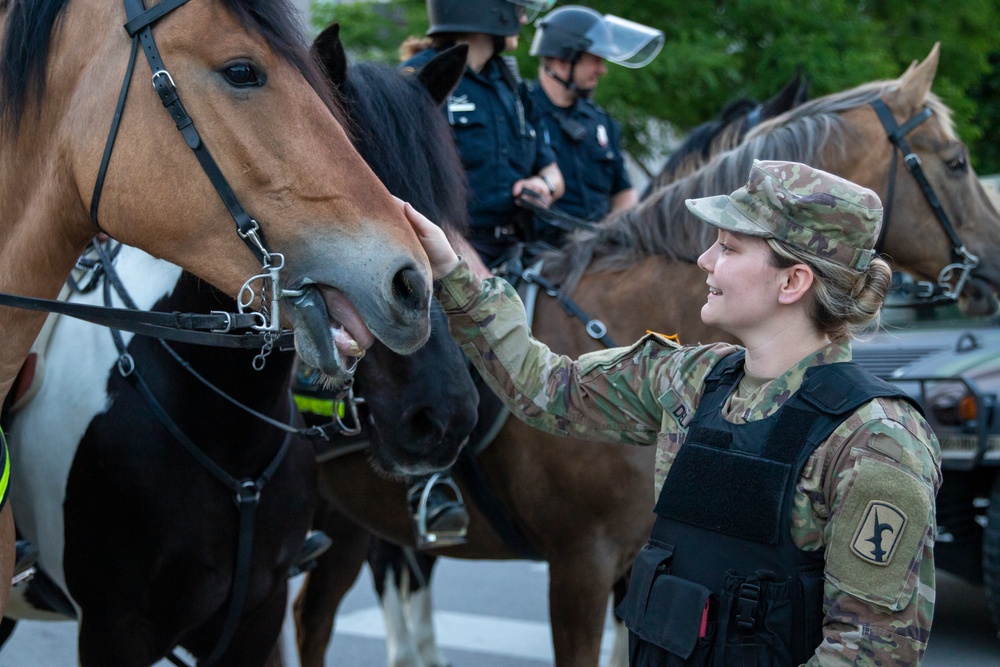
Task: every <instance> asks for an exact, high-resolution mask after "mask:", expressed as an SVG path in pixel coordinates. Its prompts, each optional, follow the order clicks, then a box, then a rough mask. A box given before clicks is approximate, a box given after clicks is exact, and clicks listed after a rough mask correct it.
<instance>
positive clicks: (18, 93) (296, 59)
mask: <svg viewBox="0 0 1000 667" xmlns="http://www.w3.org/2000/svg"><path fill="white" fill-rule="evenodd" d="M69 2H70V0H9V2H7V3H3V4H5V5H7V9H8V17H7V30H6V33H5V34H4V38H3V46H2V47H0V91H2V94H0V120H2V121H3V122H4V124H6V125H8V126H9V127H12V128H14V129H16V128H17V126H18V124H19V123H20V121H21V118H22V117H23V115H24V113H25V110H26V108H27V106H28V101H29V99H28V96H29V94H30V93H31V92H34V93H35V94H36V97H37V100H38V101H39V102H40V101H41V99H42V97H43V95H44V93H45V72H46V68H47V66H48V58H49V51H50V49H51V41H52V35H53V33H54V32H55V30H56V29H57V28H58V24H59V21H60V20H61V18H62V16H63V14H64V11H65V9H66V6H67V5H68V4H69ZM222 2H223V3H224V4H225V5H226V8H227V9H228V10H229V11H230V12H232V13H233V15H234V16H236V17H237V19H238V20H239V21H240V23H241V24H242V25H243V27H244V28H246V29H247V30H248V31H250V32H254V33H258V34H260V35H261V36H262V37H263V38H264V40H265V41H266V42H267V44H268V45H269V46H270V47H271V48H272V49H273V50H274V51H275V52H276V53H278V54H279V55H281V56H282V57H283V58H285V59H286V60H288V61H289V62H290V63H291V64H292V65H293V66H294V67H295V68H296V69H297V70H298V71H299V72H301V73H302V75H303V76H304V77H305V79H306V81H308V82H309V84H310V85H311V86H312V87H313V88H314V89H315V90H316V92H317V93H318V94H319V95H320V97H321V98H322V99H323V101H324V103H325V104H326V105H327V106H328V107H329V108H330V110H331V111H333V112H334V115H336V116H337V118H338V119H342V118H343V114H342V112H341V111H340V109H339V105H338V103H337V101H336V99H335V98H334V97H333V96H332V94H331V92H330V90H329V86H328V85H327V84H326V79H325V77H324V76H323V74H322V71H321V69H320V68H319V66H318V65H317V63H316V62H315V60H314V58H313V57H312V55H311V54H310V53H309V47H308V41H307V38H306V34H305V31H304V29H303V27H302V26H301V25H300V22H299V19H298V12H297V10H296V9H295V8H294V7H293V6H292V4H291V2H290V0H222ZM121 35H122V38H123V42H124V38H125V37H126V35H125V32H124V30H123V31H122V33H121ZM139 60H142V58H141V57H140V58H139ZM168 65H169V63H168ZM137 66H138V65H137Z"/></svg>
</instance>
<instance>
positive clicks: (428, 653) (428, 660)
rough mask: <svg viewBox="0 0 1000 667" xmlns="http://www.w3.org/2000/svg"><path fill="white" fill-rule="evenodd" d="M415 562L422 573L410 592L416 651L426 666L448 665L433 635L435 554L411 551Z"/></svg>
mask: <svg viewBox="0 0 1000 667" xmlns="http://www.w3.org/2000/svg"><path fill="white" fill-rule="evenodd" d="M413 555H414V559H415V561H416V562H415V563H413V564H411V570H412V569H413V567H412V565H416V566H417V567H418V568H419V571H420V573H421V574H422V575H423V576H422V578H421V580H420V581H419V582H418V583H419V584H420V585H419V586H418V587H416V588H413V589H412V592H411V594H410V604H409V606H408V609H409V612H410V613H409V617H410V630H411V633H412V635H413V639H414V641H415V643H416V645H417V653H418V654H419V655H420V657H421V658H422V659H423V661H424V664H425V665H426V666H427V667H450V665H451V663H450V662H448V660H447V659H446V658H445V657H444V656H443V655H441V649H440V647H439V646H438V643H437V637H436V636H435V635H434V602H433V600H432V599H431V575H432V574H433V571H434V563H436V562H437V556H432V555H430V554H424V553H417V552H413Z"/></svg>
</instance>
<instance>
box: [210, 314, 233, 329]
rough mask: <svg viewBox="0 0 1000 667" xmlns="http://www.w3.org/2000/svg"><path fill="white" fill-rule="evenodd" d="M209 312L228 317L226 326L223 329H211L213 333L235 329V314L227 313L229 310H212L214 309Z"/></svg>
mask: <svg viewBox="0 0 1000 667" xmlns="http://www.w3.org/2000/svg"><path fill="white" fill-rule="evenodd" d="M209 312H210V314H212V315H222V316H223V317H224V318H226V326H225V327H223V328H222V329H212V330H211V331H212V333H229V332H230V331H232V330H233V316H232V314H230V313H227V312H225V311H222V310H212V311H209Z"/></svg>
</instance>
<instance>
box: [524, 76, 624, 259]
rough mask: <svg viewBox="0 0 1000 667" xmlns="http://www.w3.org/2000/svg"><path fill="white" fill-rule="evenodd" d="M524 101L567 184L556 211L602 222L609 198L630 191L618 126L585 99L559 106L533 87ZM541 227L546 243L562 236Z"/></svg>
mask: <svg viewBox="0 0 1000 667" xmlns="http://www.w3.org/2000/svg"><path fill="white" fill-rule="evenodd" d="M528 96H529V99H530V100H531V105H532V110H533V113H534V116H535V117H536V118H537V119H538V122H539V123H540V124H541V127H542V129H544V130H545V131H546V132H547V133H548V135H549V139H550V141H551V143H552V149H553V150H554V151H555V154H556V161H557V162H558V163H559V170H560V171H562V174H563V180H564V181H565V182H566V193H565V194H564V195H563V196H562V197H561V198H560V199H559V201H558V202H557V203H556V207H555V208H557V209H558V210H559V211H561V212H563V213H566V214H568V215H572V216H573V217H576V218H582V219H584V220H600V219H601V218H603V217H604V216H605V215H607V213H608V211H609V210H611V198H612V197H614V196H615V195H616V194H618V193H619V192H622V191H624V190H628V189H629V188H631V187H632V183H631V181H629V178H628V174H627V173H626V171H625V159H624V158H623V157H622V151H621V131H620V130H619V127H618V123H616V122H615V121H614V120H612V118H611V116H609V115H608V113H607V112H606V111H605V110H604V109H602V108H601V107H599V106H597V105H596V104H594V102H593V101H591V100H589V99H582V98H580V99H577V100H576V101H575V102H574V103H573V105H572V106H570V107H565V108H564V107H558V106H556V105H555V104H553V103H552V101H551V100H550V99H549V97H548V95H546V94H545V91H544V90H543V89H542V87H541V86H540V85H538V84H537V83H533V84H532V85H531V86H529V93H528ZM539 225H540V227H539V230H538V231H539V234H540V236H541V237H542V238H543V239H544V240H547V241H549V242H553V241H556V240H557V239H558V237H559V235H561V234H562V232H560V231H559V230H558V229H556V228H555V227H552V226H551V225H545V224H544V223H542V222H541V221H539Z"/></svg>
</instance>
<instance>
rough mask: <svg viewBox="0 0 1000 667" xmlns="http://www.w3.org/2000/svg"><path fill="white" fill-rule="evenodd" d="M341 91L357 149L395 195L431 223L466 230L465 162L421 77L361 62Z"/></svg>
mask: <svg viewBox="0 0 1000 667" xmlns="http://www.w3.org/2000/svg"><path fill="white" fill-rule="evenodd" d="M341 92H342V94H343V104H344V106H345V107H346V108H347V111H348V115H349V116H350V118H351V121H352V129H353V131H354V134H355V137H354V143H355V146H356V147H357V149H358V152H359V153H360V154H361V155H362V157H364V159H365V161H366V162H367V163H368V164H369V165H370V166H371V168H372V170H373V171H374V172H375V173H376V174H378V175H379V177H380V178H381V179H382V182H383V183H384V184H385V186H386V187H387V188H388V189H389V191H390V192H392V193H393V194H395V195H396V196H398V197H400V198H401V199H405V200H407V201H409V202H410V203H411V204H413V206H414V207H415V208H416V209H417V210H418V211H420V212H422V213H423V214H424V215H426V216H427V217H428V218H430V219H431V220H434V221H436V222H439V223H440V224H442V225H443V226H447V227H448V228H450V229H454V230H457V231H459V232H461V231H462V230H464V229H465V227H466V225H467V218H468V214H467V208H466V183H465V178H464V171H463V169H462V165H461V160H460V158H459V156H458V151H457V149H456V148H455V144H454V141H453V139H452V135H451V128H450V127H448V124H447V121H446V120H445V117H444V114H442V113H441V111H440V109H438V108H437V107H436V106H435V104H434V101H433V100H432V99H431V96H430V95H429V94H428V93H427V91H426V90H425V89H424V88H423V86H422V85H421V83H420V81H419V79H418V78H417V77H416V76H414V75H410V74H404V73H402V72H400V71H399V70H398V69H395V68H392V67H389V66H387V65H380V64H374V63H356V64H353V65H351V66H350V68H349V70H348V73H347V80H346V82H345V83H344V85H343V88H342V89H341ZM390 109H391V111H389V110H390ZM401 160H402V161H405V164H403V165H400V164H399V162H400V161H401Z"/></svg>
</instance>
